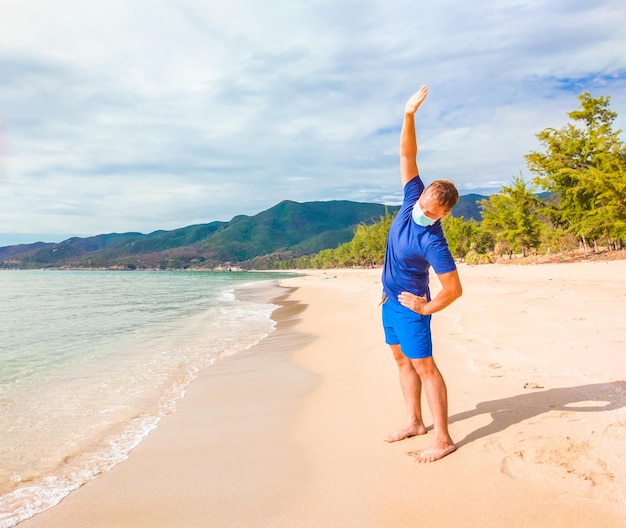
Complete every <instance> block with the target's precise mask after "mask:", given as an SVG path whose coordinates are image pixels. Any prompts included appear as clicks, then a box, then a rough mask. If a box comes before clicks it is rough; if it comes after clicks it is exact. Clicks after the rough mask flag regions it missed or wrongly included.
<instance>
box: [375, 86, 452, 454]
mask: <svg viewBox="0 0 626 528" xmlns="http://www.w3.org/2000/svg"><path fill="white" fill-rule="evenodd" d="M427 95H428V88H427V87H426V86H422V87H421V88H420V89H419V90H418V91H417V92H416V93H415V94H414V95H413V96H411V98H410V99H409V100H408V101H407V103H406V106H405V111H404V122H403V125H402V132H401V134H400V174H401V177H402V185H403V187H404V203H403V204H402V207H401V209H400V211H399V212H398V214H397V216H396V218H395V219H394V221H393V223H392V225H391V228H390V230H389V236H388V239H387V253H386V256H385V265H384V268H383V276H382V282H383V314H382V317H383V327H384V330H385V342H386V343H387V344H388V345H389V346H390V347H391V351H392V353H393V357H394V359H395V360H396V362H397V365H398V369H399V374H400V387H401V389H402V395H403V397H404V402H405V404H406V412H407V421H406V423H405V424H404V426H403V427H402V428H400V429H399V430H398V431H396V432H395V433H393V434H391V435H389V436H387V437H386V438H385V440H386V441H387V442H397V441H398V440H403V439H405V438H408V437H410V436H415V435H421V434H426V427H425V426H424V422H423V421H422V411H421V391H422V387H423V389H424V394H425V395H426V401H427V402H428V406H429V408H430V411H431V414H432V417H433V422H434V427H433V429H434V439H433V443H432V445H431V446H430V447H429V448H428V449H426V450H424V451H422V452H421V453H419V455H418V456H417V460H418V461H419V462H433V461H435V460H439V459H440V458H443V457H444V456H446V455H448V454H450V453H452V452H453V451H455V449H456V446H455V445H454V442H453V441H452V438H450V434H449V433H448V396H447V390H446V385H445V382H444V380H443V377H442V376H441V373H440V372H439V369H438V368H437V365H435V361H434V359H433V356H432V340H431V333H430V319H431V315H432V314H433V313H435V312H438V311H440V310H443V309H444V308H445V307H446V306H448V305H449V304H450V303H452V302H453V301H454V300H455V299H457V298H458V297H460V296H461V293H462V288H461V281H460V279H459V275H458V272H457V270H456V265H455V263H454V259H453V258H452V255H451V254H450V250H449V249H448V244H447V242H446V239H445V237H444V235H443V229H442V227H441V223H440V220H441V219H442V218H443V217H444V216H446V215H448V214H449V213H450V211H451V209H452V208H453V207H454V206H455V205H456V203H457V202H458V200H459V193H458V191H457V190H456V188H455V186H454V184H453V183H452V182H449V181H444V180H437V181H434V182H433V183H431V184H430V185H429V186H428V187H427V188H426V189H424V184H423V183H422V180H421V178H420V176H419V172H418V168H417V140H416V137H415V121H414V116H415V112H416V111H417V109H418V108H419V107H420V105H421V104H422V103H423V102H424V99H426V96H427ZM431 266H432V268H433V270H434V271H435V273H436V274H437V277H438V279H439V281H440V282H441V287H442V288H441V290H440V292H439V293H438V294H437V295H436V297H435V298H433V299H431V297H430V291H429V287H428V272H429V268H430V267H431Z"/></svg>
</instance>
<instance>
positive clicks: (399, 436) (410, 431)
mask: <svg viewBox="0 0 626 528" xmlns="http://www.w3.org/2000/svg"><path fill="white" fill-rule="evenodd" d="M426 432H427V431H426V427H425V426H424V424H419V425H418V424H411V425H407V426H406V427H403V428H402V429H400V430H399V431H396V432H395V433H392V434H390V435H387V436H385V438H384V440H385V442H389V443H391V442H398V441H400V440H404V439H405V438H410V437H412V436H417V435H423V434H426Z"/></svg>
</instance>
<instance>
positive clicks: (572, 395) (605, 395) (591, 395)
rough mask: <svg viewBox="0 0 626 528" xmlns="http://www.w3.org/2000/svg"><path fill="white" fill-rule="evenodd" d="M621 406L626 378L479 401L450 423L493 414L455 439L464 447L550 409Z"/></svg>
mask: <svg viewBox="0 0 626 528" xmlns="http://www.w3.org/2000/svg"><path fill="white" fill-rule="evenodd" d="M583 403H584V404H583ZM577 404H578V405H577ZM622 407H626V381H614V382H610V383H597V384H593V385H580V386H578V387H563V388H559V389H548V390H533V391H532V392H529V393H527V394H520V395H517V396H511V397H510V398H504V399H501V400H492V401H486V402H480V403H479V404H478V405H476V408H475V409H472V410H471V411H466V412H462V413H459V414H455V415H453V416H451V417H450V419H449V423H450V424H453V423H455V422H460V421H462V420H467V419H468V418H473V417H474V416H479V415H481V414H491V418H492V422H491V423H490V424H487V425H485V426H484V427H481V428H480V429H477V430H476V431H473V432H471V433H470V434H468V435H467V436H466V437H465V438H463V439H462V440H461V441H459V442H457V443H456V445H457V447H461V446H464V445H467V444H469V443H471V442H473V441H475V440H478V439H479V438H485V437H487V436H490V435H492V434H495V433H499V432H500V431H504V430H505V429H506V428H507V427H509V426H511V425H514V424H517V423H520V422H523V421H524V420H528V419H529V418H533V417H536V416H539V415H541V414H544V413H547V412H550V411H567V412H580V413H589V412H596V413H597V412H606V411H614V410H616V409H621V408H622Z"/></svg>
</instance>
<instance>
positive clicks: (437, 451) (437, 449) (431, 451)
mask: <svg viewBox="0 0 626 528" xmlns="http://www.w3.org/2000/svg"><path fill="white" fill-rule="evenodd" d="M454 451H456V446H455V445H454V444H448V443H441V444H436V445H434V446H432V447H429V448H428V449H424V451H421V452H420V453H417V456H416V457H415V461H416V462H420V463H423V462H434V461H435V460H439V459H440V458H443V457H445V456H446V455H449V454H450V453H454Z"/></svg>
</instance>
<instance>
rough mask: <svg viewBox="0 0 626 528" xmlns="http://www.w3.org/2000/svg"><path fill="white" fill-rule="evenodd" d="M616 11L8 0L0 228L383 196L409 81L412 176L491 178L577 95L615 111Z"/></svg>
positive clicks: (580, 4)
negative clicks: (601, 98)
mask: <svg viewBox="0 0 626 528" xmlns="http://www.w3.org/2000/svg"><path fill="white" fill-rule="evenodd" d="M625 24H626V8H624V7H622V5H621V3H620V2H618V1H616V0H604V1H599V2H594V3H593V4H592V3H590V2H584V1H567V2H566V1H565V0H561V1H554V0H551V1H548V0H525V1H506V2H501V1H498V2H496V1H495V0H494V1H489V2H482V3H481V4H480V5H473V4H467V3H462V2H460V1H455V2H453V1H450V0H447V1H443V2H440V3H438V4H437V5H436V6H435V5H428V6H427V5H425V3H423V2H408V1H405V0H388V1H386V2H382V1H376V2H372V1H369V2H352V1H346V0H340V1H333V2H331V1H326V0H320V1H311V0H308V1H306V2H304V1H298V0H294V1H291V2H287V1H284V2H278V1H275V0H274V1H271V2H270V1H269V0H266V1H255V2H253V1H252V0H236V1H231V2H228V3H225V2H220V3H218V2H213V3H207V2H200V1H194V0H178V1H177V0H169V1H168V0H161V1H157V2H151V3H150V4H149V5H148V4H146V3H143V2H126V1H121V0H110V1H108V2H99V3H93V2H89V3H86V2H80V1H70V0H56V1H54V2H47V1H43V0H22V1H21V2H14V3H10V4H8V5H6V6H3V17H2V20H0V78H2V79H3V83H2V85H0V120H1V123H2V130H3V134H4V137H3V140H2V143H1V144H2V145H3V152H4V155H3V157H2V159H1V160H0V171H1V172H0V204H1V208H0V233H1V232H4V233H24V234H26V233H55V232H56V233H59V234H68V233H73V234H77V235H88V234H98V233H104V232H111V231H142V232H148V231H152V230H156V229H170V228H175V227H181V226H185V225H189V224H192V223H198V222H209V221H213V220H228V219H230V218H232V217H233V216H235V215H238V214H255V213H257V212H260V211H261V210H263V209H266V208H268V207H271V206H272V205H274V204H276V203H277V202H279V201H281V200H283V199H292V200H298V201H308V200H328V199H349V200H360V201H385V202H394V200H395V201H396V202H397V200H398V198H399V195H400V189H399V177H398V174H397V172H398V169H397V148H398V147H397V144H398V133H399V126H400V121H401V117H402V108H403V105H404V102H405V100H406V99H407V98H408V96H409V95H410V94H411V93H412V92H413V91H414V90H416V89H417V88H418V87H419V85H420V84H422V83H427V84H429V87H430V96H429V99H428V101H427V103H426V104H425V105H424V106H423V107H422V108H421V109H420V112H419V114H418V123H417V131H418V138H419V144H420V154H419V165H420V170H421V171H422V173H423V174H424V176H425V179H432V178H435V177H443V178H451V179H453V180H454V181H455V182H456V183H457V184H458V186H459V187H460V189H461V192H462V193H464V192H476V190H488V189H493V190H496V189H497V187H498V185H501V184H506V183H509V182H510V180H511V178H512V177H513V176H514V175H517V174H518V173H519V172H520V171H521V170H524V158H523V156H524V154H526V153H527V152H529V151H530V150H533V149H536V148H538V144H537V142H536V139H535V137H534V134H536V133H537V132H539V131H540V130H542V129H543V128H545V127H547V126H562V125H563V124H564V123H565V122H566V121H567V112H568V111H570V110H573V109H574V108H576V107H577V106H578V102H577V100H576V95H578V94H579V93H581V92H582V91H590V92H591V93H592V95H594V96H598V95H609V96H611V97H612V107H613V109H615V110H616V111H618V113H619V109H620V107H621V108H623V107H624V104H625V103H626V100H625V96H624V94H625V93H626V91H625V90H624V88H625V82H626V57H625V56H624V54H623V52H622V50H623V49H624V45H625V40H626V38H625V37H624V34H623V27H624V25H625ZM620 123H623V116H620V118H619V120H618V121H617V123H616V125H620ZM618 128H619V126H618ZM0 244H1V240H0Z"/></svg>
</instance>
